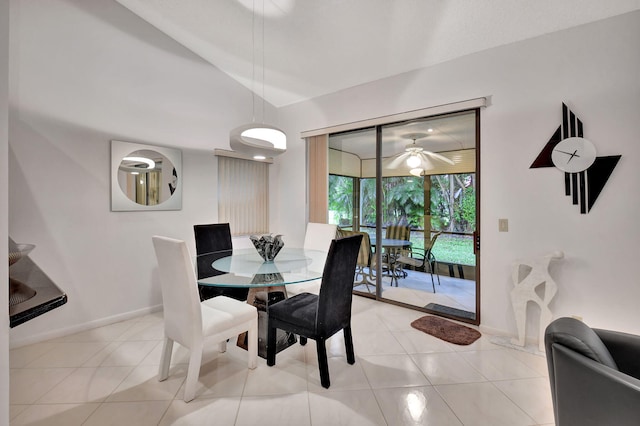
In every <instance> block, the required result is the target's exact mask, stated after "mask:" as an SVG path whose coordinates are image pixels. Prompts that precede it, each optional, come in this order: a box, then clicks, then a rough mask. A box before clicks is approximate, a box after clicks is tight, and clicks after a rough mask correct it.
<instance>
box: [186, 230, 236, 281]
mask: <svg viewBox="0 0 640 426" xmlns="http://www.w3.org/2000/svg"><path fill="white" fill-rule="evenodd" d="M193 233H194V235H195V238H196V254H197V255H198V258H197V261H196V266H197V270H198V279H200V278H207V277H213V276H216V275H220V274H223V273H224V272H221V271H218V270H216V269H213V268H212V267H211V264H212V263H213V262H214V261H216V260H218V259H220V258H221V257H223V256H224V255H223V254H222V253H221V252H222V251H223V250H232V249H233V243H232V241H231V228H230V227H229V224H228V223H212V224H208V225H193Z"/></svg>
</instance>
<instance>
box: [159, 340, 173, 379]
mask: <svg viewBox="0 0 640 426" xmlns="http://www.w3.org/2000/svg"><path fill="white" fill-rule="evenodd" d="M172 351H173V340H171V339H169V338H168V337H165V338H164V343H163V345H162V355H161V356H160V369H159V371H158V380H159V381H163V380H167V377H169V367H170V365H171V352H172Z"/></svg>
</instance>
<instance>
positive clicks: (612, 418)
mask: <svg viewBox="0 0 640 426" xmlns="http://www.w3.org/2000/svg"><path fill="white" fill-rule="evenodd" d="M544 342H545V351H546V354H547V365H548V367H549V381H550V382H551V396H552V400H553V410H554V414H555V419H556V425H557V426H566V425H616V426H624V425H637V424H638V422H639V419H640V363H638V358H639V357H640V336H635V335H632V334H626V333H620V332H616V331H609V330H599V329H595V328H594V329H592V328H590V327H589V326H587V325H586V324H584V323H583V322H581V321H578V320H577V319H574V318H558V319H557V320H555V321H553V322H552V323H551V324H549V326H548V327H547V329H546V331H545V337H544Z"/></svg>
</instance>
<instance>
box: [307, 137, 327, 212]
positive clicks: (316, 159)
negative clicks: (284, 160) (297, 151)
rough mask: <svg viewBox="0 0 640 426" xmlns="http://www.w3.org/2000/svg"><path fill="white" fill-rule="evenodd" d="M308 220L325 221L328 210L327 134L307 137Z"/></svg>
mask: <svg viewBox="0 0 640 426" xmlns="http://www.w3.org/2000/svg"><path fill="white" fill-rule="evenodd" d="M307 149H308V161H309V165H308V170H309V222H318V223H327V222H328V217H327V215H328V211H329V160H328V157H329V154H328V152H329V135H318V136H311V137H309V138H307Z"/></svg>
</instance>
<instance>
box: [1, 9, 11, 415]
mask: <svg viewBox="0 0 640 426" xmlns="http://www.w3.org/2000/svg"><path fill="white" fill-rule="evenodd" d="M8 117H9V0H0V170H1V172H0V241H7V226H8V221H7V215H6V214H5V212H6V211H7V205H8V203H7V201H8V195H7V193H8V191H7V189H8V184H9V172H8V167H7V166H8V155H7V154H8V146H9V144H8V140H9V139H8V137H9V118H8ZM7 251H8V247H7V245H6V244H2V245H0V259H4V256H6V255H7ZM8 268H9V266H8V264H7V263H5V262H2V263H0V277H2V280H3V281H4V282H7V281H8V278H9V277H8V274H9V272H8ZM6 424H9V295H8V292H7V291H0V425H6Z"/></svg>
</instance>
